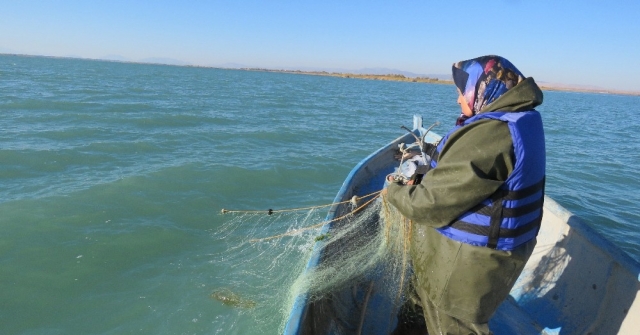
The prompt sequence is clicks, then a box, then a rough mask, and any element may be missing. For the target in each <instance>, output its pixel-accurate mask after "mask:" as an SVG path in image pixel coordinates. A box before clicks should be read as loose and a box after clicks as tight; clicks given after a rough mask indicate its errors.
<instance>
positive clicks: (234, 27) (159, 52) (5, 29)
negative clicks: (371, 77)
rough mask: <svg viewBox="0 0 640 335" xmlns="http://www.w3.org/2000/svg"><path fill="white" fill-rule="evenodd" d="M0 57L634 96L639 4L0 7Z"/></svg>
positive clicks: (97, 2)
mask: <svg viewBox="0 0 640 335" xmlns="http://www.w3.org/2000/svg"><path fill="white" fill-rule="evenodd" d="M0 8H1V9H2V11H1V12H0V52H4V53H21V54H33V55H49V56H79V57H86V58H104V57H105V56H108V55H118V56H122V57H124V58H126V59H128V60H132V61H136V60H141V59H145V58H151V57H161V58H172V59H177V60H181V61H184V62H186V63H190V64H197V65H214V66H215V65H222V64H226V63H237V64H242V65H245V66H250V67H265V68H301V69H308V68H330V69H333V68H340V69H347V70H349V69H351V70H357V69H361V68H390V69H399V70H404V71H410V72H414V73H419V74H448V73H449V72H450V69H451V63H453V62H454V61H458V60H462V59H468V58H473V57H476V56H480V55H485V54H498V55H501V56H504V57H506V58H508V59H510V60H511V61H512V62H513V63H514V64H515V65H516V66H517V67H518V68H519V69H520V70H521V71H522V72H523V73H524V74H525V75H527V76H533V77H534V78H536V80H537V81H544V82H552V83H564V84H577V85H587V86H598V87H602V88H609V89H620V90H635V91H640V1H637V0H624V1H622V0H621V1H602V0H584V1H577V0H563V1H558V0H528V1H525V0H511V1H508V0H497V1H466V0H457V1H449V0H440V1H429V0H422V1H377V0H368V1H359V0H358V1H348V0H342V1H335V0H323V1H305V0H297V1H295V0H291V1H289V0H287V1H285V0H282V1H276V0H273V1H269V0H262V1H258V0H256V1H242V0H220V1H213V0H212V1H197V0H192V1H179V0H175V1H164V0H156V1H135V0H129V1H119V0H111V1H106V0H105V1H102V0H93V1H91V0H87V1H74V0H59V1H13V0H0Z"/></svg>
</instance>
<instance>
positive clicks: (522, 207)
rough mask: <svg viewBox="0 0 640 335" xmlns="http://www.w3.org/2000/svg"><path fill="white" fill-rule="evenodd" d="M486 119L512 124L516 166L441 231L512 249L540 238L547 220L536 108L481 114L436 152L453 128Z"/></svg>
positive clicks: (470, 241)
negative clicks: (544, 207) (545, 218)
mask: <svg viewBox="0 0 640 335" xmlns="http://www.w3.org/2000/svg"><path fill="white" fill-rule="evenodd" d="M482 119H494V120H500V121H503V122H507V123H508V126H509V131H510V132H511V138H512V139H513V150H514V154H515V166H514V169H513V171H512V172H511V174H510V175H509V177H508V178H507V180H506V181H505V183H504V184H503V185H502V186H501V187H500V188H499V189H498V190H497V191H496V192H495V193H494V194H493V195H491V196H490V197H489V198H487V199H485V200H484V201H482V202H481V203H480V204H478V205H477V206H475V207H473V208H471V209H470V210H468V211H467V212H465V213H463V214H462V215H460V216H459V217H458V218H457V219H455V220H454V221H453V222H452V223H450V224H449V225H447V226H445V227H442V228H438V229H437V230H438V231H439V232H440V233H441V234H442V235H444V236H447V237H449V238H451V239H453V240H456V241H459V242H463V243H468V244H471V245H475V246H482V247H489V248H492V249H498V250H513V249H515V248H516V247H517V246H519V245H521V244H523V243H525V242H528V241H530V240H531V239H533V238H535V237H536V236H537V235H538V231H539V230H540V223H541V221H542V206H543V201H544V180H545V158H546V155H545V146H544V131H543V128H542V118H541V117H540V113H538V112H537V111H535V110H531V111H526V112H488V113H482V114H478V115H475V116H473V117H471V118H469V119H468V120H466V121H465V122H464V123H463V125H461V126H457V127H455V128H454V129H453V130H451V131H450V132H449V133H448V134H447V135H445V136H444V137H443V138H442V140H441V141H440V143H439V144H438V147H437V153H438V154H439V153H440V152H441V150H442V148H443V147H444V144H445V143H446V141H447V139H448V138H449V136H450V135H451V134H452V133H453V132H455V131H456V130H458V129H459V128H461V127H464V126H466V125H468V124H470V123H472V122H475V121H478V120H482ZM487 145H491V144H490V143H487ZM435 156H436V158H435V159H432V161H431V167H433V168H435V167H436V166H437V155H435Z"/></svg>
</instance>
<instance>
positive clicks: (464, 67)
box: [452, 56, 542, 115]
mask: <svg viewBox="0 0 640 335" xmlns="http://www.w3.org/2000/svg"><path fill="white" fill-rule="evenodd" d="M452 71H453V82H454V83H455V85H456V87H457V88H458V90H460V93H461V94H462V95H463V96H464V98H465V100H466V102H467V104H468V106H469V108H470V109H471V111H472V112H473V115H476V114H478V113H480V112H483V111H486V110H487V109H489V108H488V106H489V105H491V104H492V103H493V102H494V101H496V99H498V98H499V97H501V96H502V95H503V94H505V93H506V92H507V91H508V90H510V89H512V88H513V87H515V86H516V85H518V84H520V83H521V82H523V81H525V80H527V78H525V77H524V75H522V73H521V72H520V70H518V69H517V68H516V67H515V66H514V65H513V64H511V62H509V61H508V60H507V59H505V58H502V57H500V56H482V57H478V58H474V59H469V60H464V61H460V62H457V63H455V64H453V67H452ZM531 81H532V82H533V80H532V79H531ZM533 84H534V85H535V83H533ZM536 88H537V85H536ZM538 90H539V88H538ZM541 94H542V93H540V101H539V102H538V103H536V104H533V106H537V105H539V104H540V103H541V102H542V98H541Z"/></svg>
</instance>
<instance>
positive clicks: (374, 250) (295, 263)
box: [211, 194, 411, 334]
mask: <svg viewBox="0 0 640 335" xmlns="http://www.w3.org/2000/svg"><path fill="white" fill-rule="evenodd" d="M334 209H335V210H336V217H337V218H338V219H337V220H335V221H332V222H326V221H324V216H326V213H327V208H311V209H307V210H292V211H270V212H269V213H265V212H264V211H263V212H242V211H238V212H231V211H227V213H226V214H225V216H224V218H225V221H224V223H223V225H222V226H221V227H220V229H218V230H217V232H216V233H215V237H216V239H217V240H218V241H217V243H221V244H223V245H224V246H225V250H224V251H222V252H220V253H219V254H217V255H216V257H215V259H214V260H213V262H214V263H216V265H217V266H219V267H220V270H221V272H220V275H219V276H220V277H219V278H217V282H219V283H222V285H221V287H220V288H219V289H217V290H216V291H214V292H213V293H212V294H211V297H212V298H213V299H215V300H217V301H219V302H220V303H221V304H223V305H226V306H227V307H231V308H234V309H235V310H236V311H238V314H237V316H238V317H242V318H247V317H250V318H251V319H253V325H254V327H255V330H256V333H258V332H259V331H258V329H260V330H261V331H266V332H269V333H274V332H276V331H277V332H280V333H281V332H282V331H283V329H284V327H285V323H286V322H287V318H288V316H289V314H290V312H291V310H292V308H293V307H294V305H295V304H296V299H298V301H297V304H302V305H304V306H306V308H308V311H307V312H306V313H305V318H306V320H304V322H303V323H302V324H301V326H300V327H301V329H302V330H303V332H302V333H307V334H313V333H318V334H320V333H326V332H332V333H337V334H349V333H352V334H354V333H355V334H359V333H362V334H369V333H390V332H391V331H393V329H387V330H383V331H381V330H380V329H368V328H367V327H369V328H371V327H380V325H383V326H384V327H387V328H389V327H392V326H394V325H395V324H396V319H397V317H398V311H399V309H400V308H401V307H402V306H403V304H404V303H405V302H406V301H407V299H409V296H410V294H408V292H411V287H410V277H411V273H410V266H409V264H410V259H409V248H410V238H409V236H410V234H411V223H410V222H409V221H408V220H406V219H405V218H404V217H402V215H401V214H400V213H399V212H398V211H397V210H396V209H395V208H394V207H393V206H391V205H390V204H389V203H388V202H387V201H386V200H385V198H384V196H380V195H379V194H374V195H370V196H369V197H363V198H361V199H360V200H359V201H358V202H357V203H356V202H345V203H341V204H339V205H337V206H336V207H334ZM269 214H270V215H269ZM328 226H330V229H328ZM274 227H278V229H274ZM371 306H375V308H372V307H371ZM230 326H233V324H232V323H231V324H230Z"/></svg>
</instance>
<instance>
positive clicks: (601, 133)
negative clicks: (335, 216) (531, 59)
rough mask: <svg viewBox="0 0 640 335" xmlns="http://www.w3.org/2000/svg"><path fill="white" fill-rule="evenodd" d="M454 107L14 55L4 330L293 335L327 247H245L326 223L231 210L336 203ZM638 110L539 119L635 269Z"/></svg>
mask: <svg viewBox="0 0 640 335" xmlns="http://www.w3.org/2000/svg"><path fill="white" fill-rule="evenodd" d="M532 75H534V76H535V74H532ZM455 100H456V93H455V89H454V87H453V86H451V85H436V84H416V83H402V82H385V81H371V80H359V79H343V78H333V77H320V76H308V75H296V74H286V73H265V72H250V71H237V70H222V69H209V68H189V67H175V66H161V65H144V64H126V63H114V62H103V61H89V60H76V59H53V58H43V57H21V56H9V55H0V112H1V113H2V114H1V116H0V231H1V234H0V265H1V266H0V333H2V334H134V333H136V334H252V333H253V334H263V333H277V332H278V331H279V329H280V328H281V327H282V322H283V318H284V317H285V316H286V314H287V312H288V308H289V305H288V304H289V303H290V299H289V298H288V297H287V292H288V291H289V289H290V286H291V285H292V284H293V280H295V277H296V276H297V274H298V273H299V272H300V271H301V268H302V267H303V266H304V263H305V262H306V259H307V257H308V254H309V250H310V246H311V245H312V243H313V240H312V239H310V238H309V239H307V240H306V242H305V240H300V239H298V240H297V241H296V242H295V243H293V244H292V243H291V242H288V241H287V238H285V239H280V240H274V241H273V242H269V243H263V244H260V243H258V244H252V245H248V244H247V239H248V238H250V237H256V236H258V237H259V236H269V235H274V234H278V233H282V232H284V231H286V230H287V229H289V227H291V226H292V225H305V224H306V225H309V224H313V223H317V222H319V221H318V220H321V219H322V217H323V216H324V214H325V212H322V211H319V212H316V213H311V214H307V213H304V214H300V215H298V216H290V217H279V218H276V219H269V220H267V219H262V218H257V217H250V216H249V217H244V218H237V217H234V216H229V215H221V214H220V211H221V209H222V208H226V209H242V210H255V209H258V210H265V209H269V208H274V209H277V208H298V207H306V206H315V205H321V204H327V203H330V202H331V201H332V200H333V198H334V196H335V194H336V192H337V191H338V189H339V188H340V186H341V184H342V182H343V180H344V178H345V177H346V176H347V174H348V173H349V171H350V170H351V168H352V167H353V166H354V165H355V164H357V163H358V162H359V161H360V160H361V159H362V158H364V157H366V156H367V155H368V154H369V153H371V152H372V151H373V150H376V149H377V148H379V147H381V146H382V145H385V144H387V143H388V142H390V141H391V140H392V139H394V138H396V137H398V136H400V135H402V134H403V130H401V129H400V126H401V125H406V126H411V116H412V115H413V114H422V115H423V117H424V119H425V123H426V124H427V125H428V124H430V123H431V122H432V121H440V122H441V124H442V125H441V126H439V127H437V128H436V129H435V131H436V132H438V133H440V134H443V133H445V132H446V131H447V130H448V129H449V126H451V125H452V124H453V123H454V122H455V119H456V117H457V115H458V114H457V113H458V110H459V109H458V106H457V104H456V102H455ZM639 105H640V97H635V96H619V95H606V94H590V93H570V92H545V102H544V104H543V105H542V106H540V107H539V108H538V110H540V111H541V113H542V116H543V120H544V123H545V131H546V137H547V157H548V165H547V171H548V174H547V194H548V195H549V196H551V197H552V198H554V199H555V200H556V201H558V202H559V203H560V204H561V205H563V206H565V207H566V208H567V209H569V210H570V211H572V212H574V213H575V214H577V215H579V216H580V217H582V218H583V219H584V220H585V221H586V222H587V223H588V224H589V225H590V226H592V227H593V228H594V229H595V230H596V231H598V232H600V233H601V234H602V235H604V236H605V237H606V238H608V239H609V240H611V241H613V242H614V243H615V244H616V245H618V246H619V247H620V248H621V249H622V250H624V251H625V252H626V253H628V254H629V255H630V256H631V257H632V258H634V259H636V260H638V259H640V232H639V230H638V229H637V227H636V224H637V222H640V213H639V211H638V204H639V203H640V192H638V189H640V172H639V171H638V167H639V166H640V155H638V154H637V152H636V150H637V149H638V144H639V143H640V141H639V139H640V135H639V134H640V121H638V117H637V109H638V106H639ZM310 236H311V235H310ZM282 255H285V256H282ZM220 292H222V293H220ZM220 294H224V295H226V296H227V297H233V298H234V301H235V302H234V303H233V304H229V303H227V304H224V303H222V302H221V301H220Z"/></svg>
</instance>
